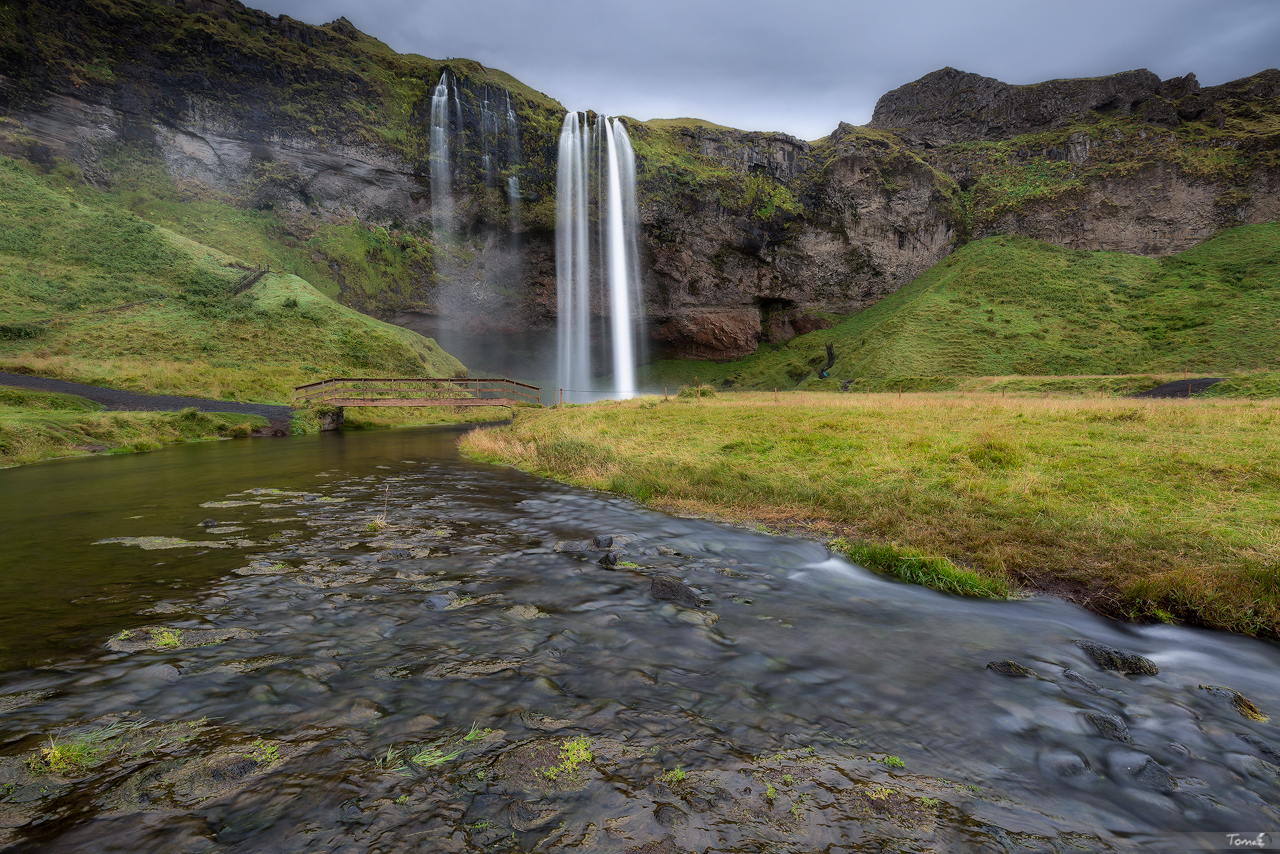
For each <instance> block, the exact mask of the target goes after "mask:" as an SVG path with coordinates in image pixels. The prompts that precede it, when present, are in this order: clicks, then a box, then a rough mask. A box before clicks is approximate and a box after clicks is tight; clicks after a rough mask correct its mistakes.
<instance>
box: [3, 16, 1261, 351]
mask: <svg viewBox="0 0 1280 854" xmlns="http://www.w3.org/2000/svg"><path fill="white" fill-rule="evenodd" d="M446 70H448V71H449V73H450V74H451V76H452V77H453V79H455V80H456V82H457V89H458V90H459V92H460V93H461V98H462V103H463V105H464V110H463V116H464V118H463V121H462V123H461V126H460V128H458V129H457V130H458V131H459V137H458V138H459V140H460V143H461V144H460V145H459V146H457V147H458V149H459V150H458V151H457V152H455V175H454V182H453V184H454V188H453V194H454V209H455V211H456V213H457V217H458V219H459V223H460V228H459V231H460V235H456V236H454V237H452V238H450V239H449V240H444V239H441V238H439V237H438V236H435V235H433V234H432V233H431V229H430V226H429V219H430V210H431V198H430V194H431V190H430V181H429V179H428V177H427V176H428V172H429V169H428V138H429V127H428V117H429V113H430V99H431V90H432V88H433V87H434V86H435V84H436V82H437V81H438V80H439V79H440V75H441V74H442V73H443V72H445V71H446ZM1278 95H1280V72H1276V71H1266V72H1263V73H1261V74H1258V75H1255V76H1254V77H1250V78H1246V79H1244V80H1241V81H1236V82H1234V83H1228V84H1225V85H1223V86H1215V87H1205V88H1201V87H1200V86H1199V84H1198V83H1197V82H1196V81H1195V79H1194V77H1193V76H1188V77H1185V78H1177V79H1174V80H1169V81H1160V80H1159V79H1158V78H1156V77H1155V75H1152V74H1151V73H1150V72H1145V71H1135V72H1125V73H1123V74H1117V75H1112V76H1110V77H1103V78H1096V79H1093V80H1075V81H1051V82H1049V83H1043V84H1038V85H1035V86H1009V85H1008V84H1004V83H1001V82H999V81H995V80H991V79H990V78H983V77H979V76H978V75H973V74H966V73H964V72H960V71H956V70H955V69H943V70H941V71H938V72H934V73H933V74H930V75H928V76H926V77H924V78H922V79H921V80H919V81H916V82H914V83H911V84H908V85H907V86H904V87H901V88H900V89H897V90H894V91H893V92H891V93H889V94H887V95H885V96H884V97H883V98H882V99H881V101H880V103H879V104H878V106H877V108H876V112H875V116H874V119H873V121H872V122H871V124H870V125H868V126H867V127H852V126H850V125H845V124H842V125H840V126H839V127H838V128H837V129H836V130H835V131H833V132H832V134H831V135H829V136H828V137H826V138H824V139H821V140H817V141H813V142H806V141H803V140H798V139H795V138H793V137H789V136H787V135H785V134H776V133H749V132H743V131H737V130H733V129H730V128H723V127H718V126H715V125H710V124H707V123H705V122H699V121H697V120H662V121H649V122H638V121H633V120H628V125H629V127H630V130H631V134H632V139H633V142H634V144H635V148H636V153H637V161H638V167H639V185H640V186H639V188H638V189H639V196H640V200H641V219H642V225H643V244H644V245H643V249H642V251H643V253H644V255H645V257H646V263H645V265H644V266H645V283H644V284H645V301H646V308H647V310H648V314H649V317H650V319H651V324H652V328H653V330H654V334H655V337H656V338H658V339H659V340H660V341H662V342H665V345H666V346H667V347H668V350H669V352H670V353H672V354H674V355H679V356H684V357H692V358H714V359H726V358H733V357H737V356H742V355H745V354H747V353H750V352H752V351H754V350H755V349H756V347H757V346H758V345H759V343H760V342H761V341H774V342H777V341H782V340H786V339H788V338H789V337H791V336H792V335H795V334H800V333H803V332H806V331H810V330H812V329H816V328H821V327H823V326H825V325H827V324H829V323H830V322H831V321H832V318H831V317H830V315H831V314H832V313H836V314H843V313H847V312H850V311H854V310H857V309H859V308H862V307H865V306H867V305H869V304H871V303H873V302H875V301H877V300H878V299H880V298H882V297H883V296H885V295H887V294H890V293H892V292H894V291H896V290H897V289H899V288H901V287H903V286H904V285H906V284H907V283H909V282H911V281H912V280H913V279H914V278H916V277H917V276H918V275H920V274H922V273H924V272H925V271H927V270H928V269H930V268H931V267H932V266H933V265H935V264H936V263H938V261H940V260H941V259H942V258H944V257H945V256H947V255H948V254H949V253H950V252H952V251H953V250H954V249H956V248H957V247H959V246H960V245H963V244H964V243H966V242H967V241H968V240H970V239H972V238H979V237H983V236H988V235H993V234H1012V235H1020V236H1026V237H1032V238H1036V239H1039V240H1044V241H1046V242H1049V243H1054V244H1057V245H1061V246H1066V247H1069V248H1072V249H1105V250H1113V251H1120V252H1127V253H1132V254H1139V255H1145V256H1152V257H1159V256H1164V255H1168V254H1172V253H1175V252H1178V251H1182V250H1185V249H1187V248H1189V247H1190V246H1193V245H1195V244H1197V243H1198V242H1200V241H1202V240H1204V239H1205V238H1207V237H1209V236H1210V235H1212V234H1214V233H1215V232H1216V231H1218V230H1219V229H1222V228H1224V227H1229V226H1233V225H1240V224H1250V223H1262V222H1272V221H1277V220H1280V210H1278V208H1280V192H1277V189H1278V185H1280V167H1278V165H1277V154H1276V152H1277V134H1280V98H1278ZM486 96H487V97H490V98H501V99H503V102H504V105H505V99H506V98H508V97H509V98H510V103H511V107H512V111H513V112H514V113H515V115H516V119H517V123H518V128H519V160H518V163H513V164H510V165H507V166H505V167H503V168H502V169H500V170H499V171H500V172H501V173H502V174H499V175H496V176H490V180H488V181H486V180H485V172H484V170H483V168H482V165H481V151H480V150H479V142H478V141H479V140H481V138H482V137H483V132H482V131H483V128H482V127H480V124H479V123H480V119H479V113H478V111H477V110H474V109H471V108H470V107H467V106H466V105H468V104H472V103H474V104H478V103H480V102H481V100H482V99H484V98H485V97H486ZM0 101H3V103H2V104H0V106H3V107H4V108H5V109H6V110H7V113H8V116H9V118H10V123H8V124H6V125H5V128H4V129H3V130H4V133H3V134H0V137H3V140H0V141H2V142H3V146H4V149H5V152H6V153H8V154H10V155H16V156H21V157H25V158H27V159H29V160H32V161H34V162H37V163H41V164H45V165H46V166H47V167H49V168H52V167H53V166H54V164H55V161H57V160H59V159H61V160H66V161H69V162H72V163H74V164H76V165H77V166H78V168H79V169H80V170H81V172H82V174H83V176H84V178H85V180H87V181H89V182H90V183H92V184H94V185H96V186H98V187H99V188H101V189H105V190H110V191H114V192H119V191H120V188H121V187H122V185H123V184H124V183H125V182H128V181H132V182H133V184H132V185H131V186H132V187H133V189H132V190H131V192H133V193H135V197H134V198H133V200H132V201H133V205H134V207H133V209H134V211H135V213H137V214H138V215H139V216H143V217H144V218H147V217H150V216H152V211H153V205H152V204H151V203H152V202H153V201H154V200H156V199H160V200H161V201H164V202H165V203H166V204H167V205H168V208H166V209H156V210H155V213H154V215H155V216H156V217H158V218H163V217H165V216H168V218H167V219H164V222H163V224H164V225H165V226H166V227H169V228H173V229H174V230H177V231H180V232H183V233H185V231H184V229H186V230H197V229H198V226H199V225H200V223H199V222H198V221H196V220H198V219H199V218H197V217H190V216H184V215H180V214H178V213H175V210H176V207H175V206H179V205H189V204H203V205H222V206H224V207H223V208H220V210H224V211H225V210H231V209H234V210H241V211H245V212H246V213H249V212H251V216H252V218H253V220H254V222H253V223H250V224H247V225H246V224H245V222H238V223H237V224H236V228H232V229H228V232H234V233H228V234H226V235H224V236H223V238H222V239H224V240H227V241H235V240H243V235H244V233H245V232H244V229H246V228H248V229H250V230H252V231H253V232H254V233H255V234H258V235H260V236H261V238H262V239H261V240H260V241H259V244H260V246H261V252H262V253H263V255H264V256H266V255H270V256H272V257H273V258H275V262H274V263H276V264H277V265H282V266H285V267H286V268H288V269H290V271H291V272H297V273H298V274H299V275H304V276H305V277H307V278H308V280H309V281H312V282H314V283H315V284H316V285H317V287H319V288H321V289H322V290H323V291H325V292H326V293H328V294H330V295H331V296H335V297H337V298H338V299H340V300H342V301H343V302H344V303H346V304H348V305H351V306H353V307H356V308H359V309H361V310H362V311H365V312H368V313H371V314H374V315H376V316H379V317H383V318H393V317H398V318H399V319H400V320H401V321H403V322H410V321H411V319H412V317H414V316H423V315H425V316H435V317H441V316H448V315H450V314H455V315H457V317H454V318H452V319H453V320H454V321H456V322H457V323H458V324H460V325H466V324H467V323H477V322H486V323H490V324H491V323H492V319H493V318H502V322H503V323H504V324H505V326H504V327H503V328H504V329H505V328H507V327H510V328H511V329H545V328H550V327H551V326H553V325H554V318H555V304H554V303H555V283H554V252H553V238H552V231H553V227H554V180H555V175H554V171H555V146H556V139H557V135H558V131H559V127H560V123H561V120H562V118H563V115H564V109H563V107H562V106H561V105H560V104H559V103H557V102H556V101H554V100H553V99H552V98H550V97H548V96H546V95H543V94H542V93H539V92H535V91H533V90H532V89H530V88H529V87H527V86H524V85H523V84H521V83H520V82H519V81H517V80H515V79H514V78H511V77H510V76H508V75H506V74H503V73H502V72H499V71H496V70H494V69H489V68H485V67H483V66H481V65H479V64H478V63H475V62H471V61H468V60H447V61H440V60H432V59H426V58H424V57H420V56H414V55H401V54H397V53H395V52H394V51H392V50H390V49H389V48H387V47H386V45H383V44H382V43H381V42H378V41H377V40H376V39H373V38H371V37H369V36H367V35H364V34H362V33H360V32H359V31H357V30H356V29H355V28H354V27H352V26H351V25H350V23H348V22H347V21H345V20H344V19H339V20H337V21H334V22H332V23H329V24H326V25H324V26H310V25H307V24H303V23H301V22H297V21H293V20H290V19H288V18H285V17H281V18H273V17H271V16H268V15H266V14H264V13H261V12H257V11H255V10H252V9H249V8H247V7H245V6H243V5H241V4H239V3H237V2H234V0H216V1H215V0H206V2H203V3H199V4H196V3H179V4H177V5H174V4H170V3H166V2H156V0H83V2H71V1H70V0H43V2H30V0H27V2H15V3H12V4H10V5H8V6H6V7H5V8H4V9H2V10H0ZM473 122H474V124H475V126H472V123H473ZM512 177H514V178H517V179H518V181H519V185H520V189H521V193H520V196H519V197H518V199H517V200H516V201H515V203H514V204H513V202H512V200H511V199H509V198H508V197H507V196H506V194H505V193H504V192H503V191H502V190H501V189H499V188H503V187H505V186H506V185H505V179H507V178H512ZM166 210H167V211H168V213H167V214H166ZM250 226H251V227H250ZM237 229H238V230H237ZM213 237H214V236H211V235H210V234H208V233H201V234H200V235H199V238H200V239H201V240H202V242H206V243H212V245H215V246H217V243H216V241H215V240H213ZM219 248H222V247H219ZM237 249H238V247H237ZM241 254H243V252H241ZM254 260H256V259H254ZM295 268H296V269H295ZM494 271H499V272H498V273H495V272H494ZM482 279H483V280H485V281H488V282H489V283H490V285H491V287H489V288H488V290H487V294H488V295H487V296H486V298H485V299H486V300H488V301H487V302H485V304H484V305H483V306H481V305H479V304H477V303H475V302H474V300H473V301H471V302H468V301H466V300H463V301H458V300H450V299H448V298H446V294H445V293H444V290H445V285H446V284H447V282H449V281H475V280H482ZM491 331H496V332H501V331H503V330H502V329H496V328H495V329H493V330H491Z"/></svg>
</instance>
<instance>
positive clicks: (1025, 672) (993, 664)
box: [987, 658, 1036, 676]
mask: <svg viewBox="0 0 1280 854" xmlns="http://www.w3.org/2000/svg"><path fill="white" fill-rule="evenodd" d="M987 669H988V670H994V671H995V672H996V673H999V674H1000V675H1001V676H1035V675H1036V672H1035V671H1034V670H1032V669H1031V668H1030V667H1024V666H1023V665H1021V664H1019V663H1018V662H1016V661H1010V660H1009V659H1007V658H1006V659H1004V660H1003V661H989V662H987Z"/></svg>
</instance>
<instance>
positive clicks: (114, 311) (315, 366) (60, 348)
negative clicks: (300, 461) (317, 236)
mask: <svg viewBox="0 0 1280 854" xmlns="http://www.w3.org/2000/svg"><path fill="white" fill-rule="evenodd" d="M55 187H57V189H55ZM113 201H114V200H113V199H112V198H111V197H109V196H104V195H102V194H100V193H98V192H97V191H95V190H92V189H88V188H85V187H82V186H81V187H77V186H75V185H59V184H58V181H57V177H56V176H51V177H49V178H42V177H39V176H38V175H37V174H35V172H34V170H32V169H30V168H29V167H27V166H26V165H25V164H23V163H20V162H18V161H14V160H9V159H3V158H0V365H3V366H4V367H6V368H8V369H10V370H13V369H15V368H16V369H27V370H33V371H37V372H39V373H42V374H46V375H50V376H58V377H62V378H65V379H73V380H77V381H81V382H102V383H106V384H110V385H116V386H120V387H124V388H132V389H137V390H141V391H163V392H171V393H189V394H197V395H202V396H211V397H218V398H223V399H237V400H253V401H261V402H286V401H287V400H288V396H289V391H290V389H291V388H292V387H293V386H294V385H299V384H301V383H304V382H309V381H311V380H314V379H318V378H321V377H323V376H327V375H331V374H336V375H351V374H357V375H358V374H368V373H386V374H394V375H405V376H451V375H455V374H460V373H462V372H463V371H464V370H465V369H464V368H463V366H462V365H461V363H459V362H458V361H457V360H456V359H454V358H453V357H452V356H450V355H448V354H447V353H445V352H444V351H443V350H441V349H440V347H439V346H438V345H437V344H436V343H435V342H434V341H431V340H430V339H427V338H423V337H421V336H419V335H417V334H415V333H412V332H409V331H408V330H405V329H401V328H400V327H396V326H392V325H390V324H386V323H382V322H380V321H377V320H374V319H372V318H369V317H367V316H365V315H362V314H360V313H358V312H356V311H353V310H351V309H348V308H345V307H343V306H340V305H338V304H337V303H335V302H333V301H332V300H330V299H329V298H328V297H326V296H325V295H324V294H322V293H320V292H319V291H318V290H317V289H316V288H314V287H313V286H312V285H311V284H309V283H308V282H307V281H305V280H303V279H301V278H299V277H298V276H296V275H291V274H288V273H280V274H271V275H269V276H267V277H266V278H264V279H262V280H261V281H260V282H258V283H257V284H256V285H254V286H253V287H252V288H251V289H249V290H248V291H246V292H244V293H242V294H240V295H233V293H232V291H231V286H232V284H233V283H234V282H235V281H236V280H237V279H238V278H239V277H240V276H241V275H242V274H243V269H242V267H244V266H245V264H244V262H243V261H242V260H241V259H238V258H235V257H233V256H231V255H228V254H224V253H223V252H219V251H217V250H215V249H211V248H210V247H208V246H204V245H202V244H200V243H196V242H194V241H192V240H190V239H187V238H185V237H182V236H180V235H177V234H175V233H173V232H171V231H169V230H167V229H164V228H160V227H157V226H155V225H153V224H152V223H149V222H147V221H145V220H143V219H141V218H139V217H137V216H135V215H134V214H132V213H130V212H128V211H126V210H122V209H120V208H118V207H116V206H115V204H113ZM246 239H248V238H246Z"/></svg>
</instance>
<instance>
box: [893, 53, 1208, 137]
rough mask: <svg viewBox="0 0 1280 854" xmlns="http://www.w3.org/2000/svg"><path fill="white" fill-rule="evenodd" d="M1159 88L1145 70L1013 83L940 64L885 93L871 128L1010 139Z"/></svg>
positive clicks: (1121, 111) (1134, 107)
mask: <svg viewBox="0 0 1280 854" xmlns="http://www.w3.org/2000/svg"><path fill="white" fill-rule="evenodd" d="M1192 79H1193V80H1194V77H1192ZM1161 91H1162V84H1161V82H1160V78H1159V77H1157V76H1156V75H1154V74H1152V73H1151V72H1150V71H1147V70H1145V69H1143V70H1141V71H1126V72H1124V73H1122V74H1112V75H1110V76H1108V77H1094V78H1089V79H1083V80H1050V81H1048V82H1047V83H1037V84H1035V85H1032V86H1011V85H1010V84H1008V83H1002V82H1000V81H999V80H996V79H994V78H991V77H983V76H981V75H979V74H971V73H968V72H965V71H958V70H956V69H954V68H943V69H940V70H938V71H934V72H933V73H931V74H926V75H925V76H924V77H921V78H920V79H919V80H916V81H915V82H913V83H908V84H907V85H905V86H900V87H898V88H897V89H894V90H893V91H892V92H888V93H886V94H885V95H882V96H881V97H880V100H879V101H877V102H876V108H875V111H874V112H873V113H872V115H871V123H870V127H873V128H885V129H892V130H901V131H904V132H905V133H906V134H907V135H909V137H910V138H911V139H912V141H913V142H918V143H919V144H921V145H927V146H930V147H932V146H938V145H947V144H949V143H953V142H968V141H971V140H975V139H1008V138H1009V137H1013V136H1018V135H1020V134H1024V133H1032V132H1035V131H1041V130H1048V129H1050V128H1053V127H1060V126H1062V125H1065V124H1069V123H1070V122H1072V121H1079V120H1080V119H1082V118H1084V117H1085V116H1087V115H1089V114H1090V113H1104V114H1106V113H1115V114H1117V115H1128V114H1130V113H1133V112H1136V111H1139V110H1140V109H1141V108H1142V107H1143V105H1144V104H1146V103H1147V102H1148V101H1150V100H1151V99H1152V97H1154V96H1155V95H1157V94H1159V93H1160V92H1161Z"/></svg>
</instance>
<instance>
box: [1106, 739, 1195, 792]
mask: <svg viewBox="0 0 1280 854" xmlns="http://www.w3.org/2000/svg"><path fill="white" fill-rule="evenodd" d="M1107 764H1108V765H1109V766H1110V768H1111V772H1112V774H1114V775H1115V776H1117V777H1120V778H1122V779H1127V780H1129V781H1131V782H1132V783H1134V784H1135V785H1137V786H1139V787H1140V788H1143V789H1147V790H1149V791H1152V792H1172V791H1173V790H1174V789H1176V788H1178V781H1177V780H1175V779H1174V778H1173V775H1172V774H1170V773H1169V772H1168V771H1166V770H1165V768H1164V766H1163V765H1161V764H1160V763H1159V762H1157V761H1155V760H1154V759H1152V758H1151V757H1150V756H1148V755H1147V754H1145V753H1139V752H1138V751H1136V750H1125V749H1123V748H1117V749H1116V750H1113V751H1112V752H1111V753H1109V754H1107Z"/></svg>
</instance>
